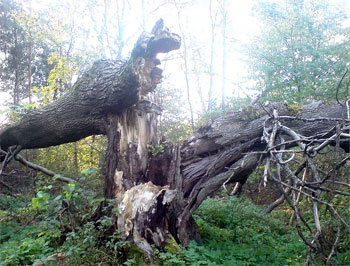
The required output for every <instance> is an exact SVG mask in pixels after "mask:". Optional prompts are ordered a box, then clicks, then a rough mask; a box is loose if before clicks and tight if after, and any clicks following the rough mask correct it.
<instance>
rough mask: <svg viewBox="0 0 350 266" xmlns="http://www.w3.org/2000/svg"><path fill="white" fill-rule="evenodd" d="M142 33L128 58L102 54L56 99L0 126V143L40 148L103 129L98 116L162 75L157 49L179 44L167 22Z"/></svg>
mask: <svg viewBox="0 0 350 266" xmlns="http://www.w3.org/2000/svg"><path fill="white" fill-rule="evenodd" d="M155 33H156V34H153V33H143V34H142V35H141V36H140V38H139V39H138V41H137V43H136V45H135V47H134V49H133V51H132V53H131V57H130V59H129V60H127V61H113V60H101V61H98V62H96V63H95V64H94V65H93V66H92V68H91V69H90V70H89V71H87V72H86V73H85V74H84V75H83V76H82V77H81V79H79V80H78V81H77V82H76V84H75V85H74V86H73V88H72V90H71V91H69V92H67V93H66V94H65V95H64V96H62V97H61V98H59V99H58V100H57V101H55V102H53V103H51V104H49V105H47V106H45V107H44V108H42V109H38V110H34V111H31V112H29V113H27V114H25V115H24V116H23V117H22V119H21V120H20V121H19V122H18V123H15V124H13V125H11V126H9V127H6V128H5V129H3V130H1V131H0V147H1V148H2V149H3V150H7V149H8V148H9V147H10V146H15V145H16V146H21V147H22V148H24V149H32V148H43V147H49V146H53V145H58V144H62V143H67V142H73V141H77V140H79V139H82V138H84V137H87V136H90V135H94V134H95V135H96V134H104V133H105V132H104V126H103V118H105V117H106V116H107V115H108V114H115V113H118V112H121V111H123V110H124V109H126V108H128V107H130V106H132V105H134V104H136V103H137V102H138V101H139V99H140V98H141V97H143V96H145V95H146V94H147V93H148V92H150V91H152V90H154V88H155V87H156V85H157V84H158V83H159V82H160V80H161V77H162V70H161V69H160V68H158V67H157V65H159V64H160V61H159V60H158V59H157V58H156V55H157V54H158V53H167V52H169V51H172V50H175V49H178V48H179V47H180V37H179V36H178V35H176V34H174V33H171V32H170V31H169V30H168V29H167V28H162V29H158V30H157V32H155Z"/></svg>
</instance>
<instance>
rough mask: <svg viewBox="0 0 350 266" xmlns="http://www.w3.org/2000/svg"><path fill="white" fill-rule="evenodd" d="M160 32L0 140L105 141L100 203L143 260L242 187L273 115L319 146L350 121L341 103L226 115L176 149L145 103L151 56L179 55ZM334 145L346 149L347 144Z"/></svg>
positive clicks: (172, 38)
mask: <svg viewBox="0 0 350 266" xmlns="http://www.w3.org/2000/svg"><path fill="white" fill-rule="evenodd" d="M157 25H158V26H160V27H161V29H159V27H158V26H157V27H155V29H154V31H153V32H152V34H147V33H144V34H142V35H141V37H140V38H139V40H138V42H137V44H136V46H135V48H134V49H133V52H132V54H131V58H130V59H129V60H128V61H126V62H115V61H109V60H108V61H107V60H104V61H99V62H97V63H95V64H94V65H93V67H92V68H91V69H90V70H89V71H88V72H87V73H85V74H84V76H83V77H82V78H81V79H80V80H79V81H78V82H77V83H76V84H75V85H74V87H73V89H72V91H70V92H69V93H67V94H66V95H65V96H63V97H61V98H60V99H58V100H57V101H56V102H54V103H52V104H50V105H48V106H46V107H44V108H43V109H40V110H35V111H33V112H31V113H28V114H27V115H25V116H24V117H23V118H22V119H21V120H20V121H19V122H18V123H16V124H14V125H12V126H9V127H7V128H5V129H3V130H2V131H1V132H0V146H1V148H2V149H3V150H6V151H10V147H12V146H20V148H26V149H31V148H39V147H48V146H51V145H58V144H61V143H66V142H73V141H77V140H78V139H81V138H83V137H86V136H89V135H93V134H106V135H107V137H108V146H107V151H106V166H105V172H104V176H105V183H104V194H105V197H107V198H111V199H116V201H117V203H118V206H119V210H120V214H119V215H118V217H117V218H116V225H117V227H118V229H119V231H120V232H121V234H122V235H123V236H124V238H125V239H129V240H132V241H134V243H135V244H137V245H138V246H139V247H140V248H141V249H142V250H144V251H145V252H146V253H148V254H149V253H150V252H151V245H152V244H154V245H155V246H157V247H158V248H160V249H162V248H163V247H164V246H165V245H166V243H167V241H168V240H169V239H171V238H174V239H175V240H177V241H178V242H179V243H182V244H183V245H187V244H188V243H189V241H190V240H191V239H198V238H199V233H198V228H197V227H196V224H195V222H194V219H193V217H192V214H193V212H194V211H195V210H196V209H197V208H198V206H199V205H200V204H201V203H202V202H203V200H204V199H205V198H206V197H208V196H209V195H211V194H213V193H215V192H216V191H218V189H219V188H220V187H221V186H223V184H227V183H230V182H232V183H235V182H239V183H241V184H244V183H245V182H246V180H247V178H248V177H249V175H250V174H251V173H252V172H253V171H254V169H255V168H256V166H257V165H258V164H259V161H260V160H262V159H263V158H264V156H266V153H265V152H264V151H265V150H266V148H267V144H266V143H265V142H264V141H263V139H262V136H264V130H266V128H268V123H269V122H270V117H272V115H273V113H274V112H278V114H279V119H280V121H283V124H284V125H286V126H288V127H289V128H291V129H293V130H294V131H295V132H297V133H298V134H301V135H304V136H310V135H312V136H314V135H316V133H319V134H320V135H319V137H320V138H324V137H326V136H328V135H330V134H332V133H334V130H335V128H336V126H337V125H343V126H346V125H347V126H349V122H350V120H349V119H348V117H347V115H346V113H347V109H346V107H345V106H341V105H339V104H337V103H328V104H326V103H322V102H313V103H311V104H308V105H306V106H304V107H300V108H298V109H296V108H290V107H288V106H287V105H286V104H283V103H272V104H267V105H265V106H256V107H255V106H249V107H247V108H245V109H243V110H239V111H234V112H230V113H227V114H226V115H225V116H223V117H221V118H219V119H217V120H216V121H214V122H213V123H212V124H210V125H207V126H204V127H201V128H199V129H198V130H197V131H196V132H195V133H194V134H193V135H192V136H190V137H189V138H188V139H187V140H186V141H185V142H184V143H183V145H182V146H181V147H177V146H174V145H172V144H171V143H166V142H161V141H159V138H158V136H157V121H158V119H157V116H158V115H159V114H160V112H161V110H160V109H159V108H158V107H157V106H156V105H155V104H153V103H151V102H149V101H148V100H146V99H144V96H145V95H146V94H147V93H148V92H150V91H152V90H153V89H154V88H155V86H156V85H157V84H158V83H159V82H160V78H161V70H160V69H159V68H157V67H156V66H157V65H158V64H159V60H158V59H156V54H157V53H160V52H161V53H166V52H169V51H171V50H174V49H177V48H179V45H180V38H179V37H178V35H176V34H173V33H170V32H169V31H168V30H167V29H166V28H163V25H162V23H157ZM290 115H293V116H296V117H297V119H289V117H288V116H290ZM320 118H328V120H324V119H320ZM286 140H288V137H287V136H286ZM293 145H296V144H295V143H293V142H290V143H289V146H290V147H291V146H293ZM340 145H341V147H342V148H344V149H345V150H346V151H349V148H350V147H349V145H350V142H349V138H347V139H346V138H345V139H342V140H341V141H340ZM17 150H18V149H17Z"/></svg>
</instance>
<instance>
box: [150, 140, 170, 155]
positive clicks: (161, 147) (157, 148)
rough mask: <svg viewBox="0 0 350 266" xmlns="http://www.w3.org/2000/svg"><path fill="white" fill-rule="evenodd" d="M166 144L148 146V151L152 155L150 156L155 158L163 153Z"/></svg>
mask: <svg viewBox="0 0 350 266" xmlns="http://www.w3.org/2000/svg"><path fill="white" fill-rule="evenodd" d="M166 145H167V144H166V142H163V143H160V144H156V145H154V146H152V145H148V150H149V152H150V153H151V154H152V156H157V155H158V154H159V153H163V152H164V149H165V147H166Z"/></svg>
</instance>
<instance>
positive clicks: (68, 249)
mask: <svg viewBox="0 0 350 266" xmlns="http://www.w3.org/2000/svg"><path fill="white" fill-rule="evenodd" d="M93 173H94V171H89V175H90V176H93ZM98 180H99V179H98V178H96V177H94V178H92V177H91V178H90V177H89V178H87V179H86V180H80V185H77V184H66V185H63V186H62V187H61V188H60V189H57V188H55V189H54V188H53V187H52V186H51V185H48V184H47V183H46V182H44V181H42V182H41V183H40V182H39V183H38V184H37V192H36V194H35V195H34V196H33V195H27V196H24V195H12V196H10V195H5V194H0V265H1V266H5V265H6V266H7V265H9V266H11V265H31V264H32V263H34V262H38V261H43V262H45V264H43V265H67V266H68V265H165V266H167V265H168V266H172V265H179V266H185V265H194V266H196V265H210V266H215V265H236V266H240V265H242V266H243V265H244V266H249V265H252V266H253V265H254V266H255V265H257V266H259V265H261V266H262V265H291V266H294V265H295V266H296V265H303V263H304V260H305V244H304V243H303V242H302V241H301V240H300V238H299V236H298V235H297V233H296V232H295V229H294V227H290V226H288V225H287V224H288V220H289V215H286V213H285V212H284V211H283V210H282V209H281V210H277V211H274V214H273V215H263V214H262V209H261V208H260V207H257V206H256V205H254V204H253V203H252V202H251V201H250V200H249V199H247V198H244V197H240V198H237V197H232V196H227V195H224V196H220V197H215V198H209V199H207V200H205V201H204V202H203V203H202V205H201V206H200V207H199V209H198V210H197V211H196V212H195V214H194V217H195V220H196V222H197V224H198V226H199V228H200V232H201V237H202V241H201V242H200V243H198V242H194V241H193V242H191V243H190V245H189V246H188V247H187V248H186V249H185V248H182V247H180V246H178V245H177V244H176V243H175V240H174V243H172V244H171V243H170V244H169V246H171V245H173V244H174V245H173V246H172V248H169V247H166V248H165V250H166V251H165V252H160V251H157V250H155V256H154V257H153V259H154V262H153V264H150V263H149V262H146V261H145V260H144V258H143V256H142V253H141V252H140V251H139V250H137V248H136V247H135V246H132V245H130V244H129V243H127V242H124V241H122V240H121V238H120V236H119V234H118V232H115V233H111V232H110V231H109V230H110V228H111V226H112V224H113V223H114V221H113V219H112V218H110V216H103V217H102V218H100V220H99V221H97V223H96V221H94V222H93V221H91V220H90V218H91V217H92V216H93V213H94V212H95V210H96V208H98V206H99V204H100V202H101V201H103V200H104V199H103V198H101V197H100V196H99V195H98V194H96V192H94V189H95V188H96V187H101V186H100V185H101V184H99V183H98V182H99V181H98ZM106 208H110V209H112V210H113V212H114V213H115V214H117V213H116V212H117V211H118V210H116V209H115V208H114V204H113V203H112V202H110V203H109V205H108V206H106ZM287 216H288V217H287ZM341 244H342V246H343V247H344V249H343V253H342V254H340V255H339V256H338V258H337V261H336V262H337V265H349V252H348V251H346V249H345V247H346V246H347V243H346V241H345V242H343V243H341ZM125 251H127V252H125ZM57 253H62V254H65V256H64V264H59V263H58V262H57V261H55V260H53V261H51V262H49V261H47V258H48V257H50V256H51V255H52V254H57ZM50 263H51V264H50ZM315 263H316V264H314V265H323V264H321V263H320V264H317V260H315Z"/></svg>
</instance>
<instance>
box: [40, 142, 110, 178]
mask: <svg viewBox="0 0 350 266" xmlns="http://www.w3.org/2000/svg"><path fill="white" fill-rule="evenodd" d="M105 145H106V138H105V137H103V136H93V137H87V138H85V139H83V140H80V141H78V142H74V143H67V144H63V145H59V146H54V147H50V148H46V149H39V150H38V151H39V152H38V154H36V156H35V160H34V162H35V163H37V164H39V165H43V166H45V167H46V168H48V169H50V170H52V171H54V172H57V173H62V174H65V175H67V176H74V175H77V174H78V173H83V176H82V177H81V178H83V177H84V173H86V174H87V175H89V176H91V175H92V173H88V172H86V171H87V169H98V168H99V167H101V165H102V163H103V162H102V156H103V155H104V149H105ZM84 169H85V170H84ZM82 171H83V172H82ZM96 173H98V172H95V173H94V175H95V176H96Z"/></svg>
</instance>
